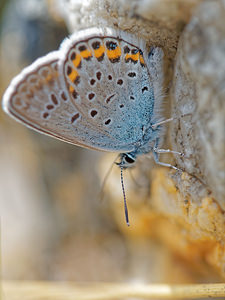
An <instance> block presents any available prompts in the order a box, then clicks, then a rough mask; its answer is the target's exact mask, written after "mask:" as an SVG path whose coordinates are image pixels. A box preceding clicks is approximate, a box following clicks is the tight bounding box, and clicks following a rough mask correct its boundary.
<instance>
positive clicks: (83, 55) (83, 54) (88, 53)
mask: <svg viewBox="0 0 225 300" xmlns="http://www.w3.org/2000/svg"><path fill="white" fill-rule="evenodd" d="M80 54H81V56H82V57H83V58H88V57H91V56H92V54H91V51H90V50H88V49H86V50H84V51H81V52H80Z"/></svg>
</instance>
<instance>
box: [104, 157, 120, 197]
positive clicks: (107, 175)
mask: <svg viewBox="0 0 225 300" xmlns="http://www.w3.org/2000/svg"><path fill="white" fill-rule="evenodd" d="M118 157H119V155H117V156H116V158H115V159H114V161H113V163H112V164H111V166H110V168H109V169H108V171H107V173H106V175H105V177H104V179H103V182H102V186H101V191H100V201H102V200H103V197H104V189H105V184H106V181H107V180H108V178H109V175H110V174H111V172H112V169H113V166H114V164H115V162H116V161H117V159H118Z"/></svg>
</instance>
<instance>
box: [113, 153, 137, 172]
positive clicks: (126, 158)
mask: <svg viewBox="0 0 225 300" xmlns="http://www.w3.org/2000/svg"><path fill="white" fill-rule="evenodd" d="M135 163H136V155H135V154H134V153H132V152H130V153H121V154H120V161H119V162H118V163H116V164H117V166H119V167H122V168H124V169H126V168H132V167H133V166H134V165H135Z"/></svg>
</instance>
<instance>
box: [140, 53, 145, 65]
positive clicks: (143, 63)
mask: <svg viewBox="0 0 225 300" xmlns="http://www.w3.org/2000/svg"><path fill="white" fill-rule="evenodd" d="M139 59H140V63H141V64H142V65H145V61H144V58H143V56H142V55H141V54H140V58H139Z"/></svg>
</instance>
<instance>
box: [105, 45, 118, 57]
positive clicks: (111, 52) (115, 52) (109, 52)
mask: <svg viewBox="0 0 225 300" xmlns="http://www.w3.org/2000/svg"><path fill="white" fill-rule="evenodd" d="M107 55H108V58H109V59H115V58H118V57H120V56H121V48H120V47H116V49H113V50H109V49H107Z"/></svg>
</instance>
